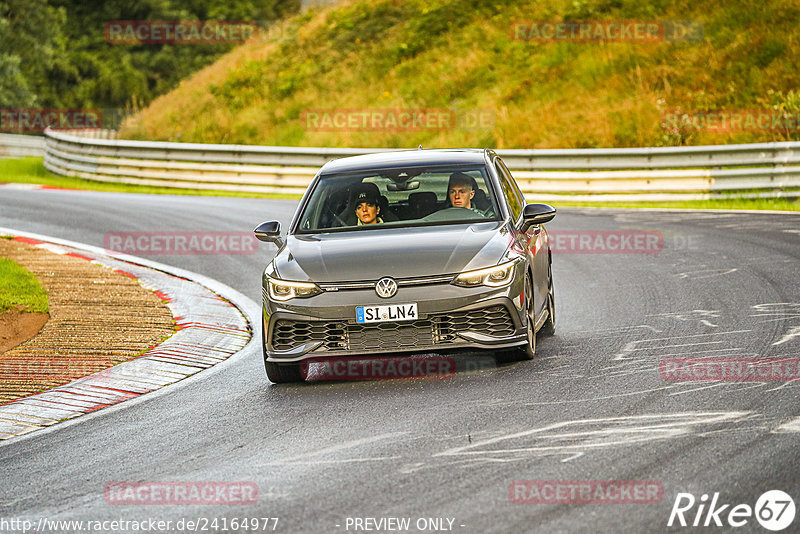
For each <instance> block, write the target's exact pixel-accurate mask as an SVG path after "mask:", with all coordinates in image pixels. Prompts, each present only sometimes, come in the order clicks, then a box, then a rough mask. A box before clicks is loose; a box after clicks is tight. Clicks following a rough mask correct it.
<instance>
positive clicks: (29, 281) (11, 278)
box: [0, 258, 50, 313]
mask: <svg viewBox="0 0 800 534" xmlns="http://www.w3.org/2000/svg"><path fill="white" fill-rule="evenodd" d="M11 309H19V310H20V311H24V312H36V313H48V312H49V311H50V304H49V301H48V300H47V292H46V291H45V290H44V288H43V287H42V284H40V283H39V280H37V279H36V277H35V276H34V275H33V274H31V273H30V272H28V271H27V270H25V269H23V268H22V267H20V266H19V265H18V264H17V263H15V262H13V261H11V260H9V259H8V258H0V312H4V311H6V310H11Z"/></svg>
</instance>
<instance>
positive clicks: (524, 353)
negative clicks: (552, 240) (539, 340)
mask: <svg viewBox="0 0 800 534" xmlns="http://www.w3.org/2000/svg"><path fill="white" fill-rule="evenodd" d="M523 291H525V299H524V301H525V319H526V321H525V323H526V325H527V326H526V329H527V333H528V342H527V343H525V345H523V346H521V347H517V348H516V349H513V350H512V351H510V352H505V351H503V352H501V353H498V361H507V360H509V359H514V360H532V359H533V356H534V354H535V353H536V330H535V328H536V318H535V312H534V310H533V283H532V282H531V277H530V274H526V275H525V289H524V290H523Z"/></svg>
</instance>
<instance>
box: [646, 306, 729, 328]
mask: <svg viewBox="0 0 800 534" xmlns="http://www.w3.org/2000/svg"><path fill="white" fill-rule="evenodd" d="M719 313H720V312H719V311H717V310H691V311H688V312H670V313H655V314H649V315H646V317H664V318H670V319H676V320H678V321H695V320H697V321H700V322H701V323H703V324H704V325H706V326H710V327H713V328H716V327H717V325H715V324H713V323H712V322H710V321H709V320H708V318H712V319H719V316H720V315H719Z"/></svg>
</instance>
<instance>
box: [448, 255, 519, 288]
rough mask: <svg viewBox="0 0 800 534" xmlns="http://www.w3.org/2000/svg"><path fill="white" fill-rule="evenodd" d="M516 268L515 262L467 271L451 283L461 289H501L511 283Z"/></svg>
mask: <svg viewBox="0 0 800 534" xmlns="http://www.w3.org/2000/svg"><path fill="white" fill-rule="evenodd" d="M516 266H517V262H516V261H509V262H508V263H501V264H500V265H497V266H495V267H489V268H487V269H478V270H477V271H467V272H465V273H461V274H459V275H458V276H456V277H455V279H454V280H453V282H452V283H453V285H457V286H461V287H477V286H489V287H502V286H505V285H508V284H510V283H511V280H512V279H513V278H514V269H515V268H516Z"/></svg>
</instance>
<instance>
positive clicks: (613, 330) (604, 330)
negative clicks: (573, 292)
mask: <svg viewBox="0 0 800 534" xmlns="http://www.w3.org/2000/svg"><path fill="white" fill-rule="evenodd" d="M635 328H645V329H647V330H652V331H653V332H655V333H656V334H660V333H661V332H663V330H658V329H657V328H655V327H652V326H650V325H649V324H639V325H636V326H618V327H615V328H598V329H596V330H573V331H572V332H571V333H573V334H601V333H609V334H613V333H618V332H627V331H629V330H633V329H635Z"/></svg>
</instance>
